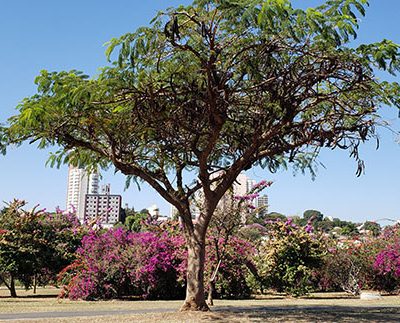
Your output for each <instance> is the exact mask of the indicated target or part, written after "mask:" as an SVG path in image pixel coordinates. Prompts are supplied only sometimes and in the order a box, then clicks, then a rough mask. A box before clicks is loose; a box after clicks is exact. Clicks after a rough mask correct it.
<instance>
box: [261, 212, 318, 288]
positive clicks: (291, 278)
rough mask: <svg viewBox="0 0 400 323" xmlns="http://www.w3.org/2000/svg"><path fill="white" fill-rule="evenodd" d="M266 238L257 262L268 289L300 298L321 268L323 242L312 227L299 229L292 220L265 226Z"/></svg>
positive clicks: (279, 221)
mask: <svg viewBox="0 0 400 323" xmlns="http://www.w3.org/2000/svg"><path fill="white" fill-rule="evenodd" d="M267 226H268V233H267V239H266V240H265V241H264V243H263V244H262V245H261V247H260V251H259V255H258V256H257V257H256V262H257V265H258V268H259V273H260V276H261V277H262V278H263V279H264V281H265V283H266V285H267V287H269V288H273V289H276V290H277V291H278V292H285V293H288V294H290V295H294V296H299V295H303V294H306V293H307V292H309V291H310V290H311V289H312V286H313V284H312V279H313V274H314V271H315V270H316V269H318V268H320V267H321V266H322V259H323V255H324V254H325V250H324V248H325V247H324V243H323V241H322V238H321V237H320V236H319V235H315V234H313V233H312V231H313V229H312V227H311V224H308V225H307V226H305V227H300V226H298V225H296V224H295V223H293V221H292V219H290V218H289V219H288V220H287V221H282V220H280V219H278V220H276V221H271V222H269V223H268V225H267Z"/></svg>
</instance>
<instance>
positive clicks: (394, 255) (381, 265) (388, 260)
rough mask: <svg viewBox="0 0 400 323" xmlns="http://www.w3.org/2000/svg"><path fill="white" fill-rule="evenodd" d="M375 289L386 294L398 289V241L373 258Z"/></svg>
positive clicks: (399, 276) (399, 267)
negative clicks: (375, 276)
mask: <svg viewBox="0 0 400 323" xmlns="http://www.w3.org/2000/svg"><path fill="white" fill-rule="evenodd" d="M374 269H375V270H376V271H377V279H376V287H377V288H378V289H380V290H384V291H387V292H393V291H398V290H399V289H400V240H397V241H395V242H394V243H392V244H389V245H387V246H386V248H385V249H383V250H382V251H381V252H379V253H378V254H377V256H376V258H375V262H374Z"/></svg>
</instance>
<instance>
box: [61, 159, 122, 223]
mask: <svg viewBox="0 0 400 323" xmlns="http://www.w3.org/2000/svg"><path fill="white" fill-rule="evenodd" d="M110 191H111V189H110V184H107V185H103V186H102V194H99V175H98V174H97V173H92V174H88V173H87V171H85V170H84V169H83V168H79V167H74V166H69V169H68V187H67V210H68V211H70V212H76V216H77V218H78V219H79V221H80V222H81V223H84V222H87V221H90V220H92V219H100V222H101V224H102V225H103V226H112V225H114V224H115V223H117V222H118V221H119V219H120V210H121V203H122V198H121V196H120V195H111V194H110Z"/></svg>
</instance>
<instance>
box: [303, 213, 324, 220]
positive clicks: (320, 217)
mask: <svg viewBox="0 0 400 323" xmlns="http://www.w3.org/2000/svg"><path fill="white" fill-rule="evenodd" d="M323 218H324V215H323V214H322V213H321V212H320V211H317V210H306V211H304V213H303V219H304V220H305V221H306V222H307V221H313V222H319V221H322V220H323Z"/></svg>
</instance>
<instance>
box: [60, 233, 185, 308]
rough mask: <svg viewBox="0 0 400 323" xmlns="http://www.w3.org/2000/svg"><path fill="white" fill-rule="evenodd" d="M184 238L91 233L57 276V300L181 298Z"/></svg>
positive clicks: (163, 235) (162, 235) (150, 234)
mask: <svg viewBox="0 0 400 323" xmlns="http://www.w3.org/2000/svg"><path fill="white" fill-rule="evenodd" d="M182 248H183V239H182V238H180V237H172V236H169V235H167V234H163V233H161V234H157V233H154V232H140V233H132V232H130V231H127V230H124V229H122V228H118V229H111V230H108V231H106V232H104V233H100V232H96V231H91V232H90V233H89V234H88V235H86V236H85V237H84V238H83V239H82V247H81V248H79V249H78V251H77V260H76V261H75V262H74V263H73V264H72V265H70V266H68V267H66V268H65V269H64V270H63V271H62V272H61V273H60V275H59V278H60V282H61V283H62V284H63V285H64V287H63V290H62V293H61V297H68V298H70V299H84V300H90V299H109V298H120V297H123V296H128V295H130V296H132V295H136V296H140V297H142V298H146V299H150V298H151V299H156V298H169V299H172V298H180V297H182V295H183V294H184V284H183V279H180V277H179V276H180V275H181V272H182V268H181V264H182V261H183V259H182V258H180V256H181V253H179V252H176V250H178V249H182Z"/></svg>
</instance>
